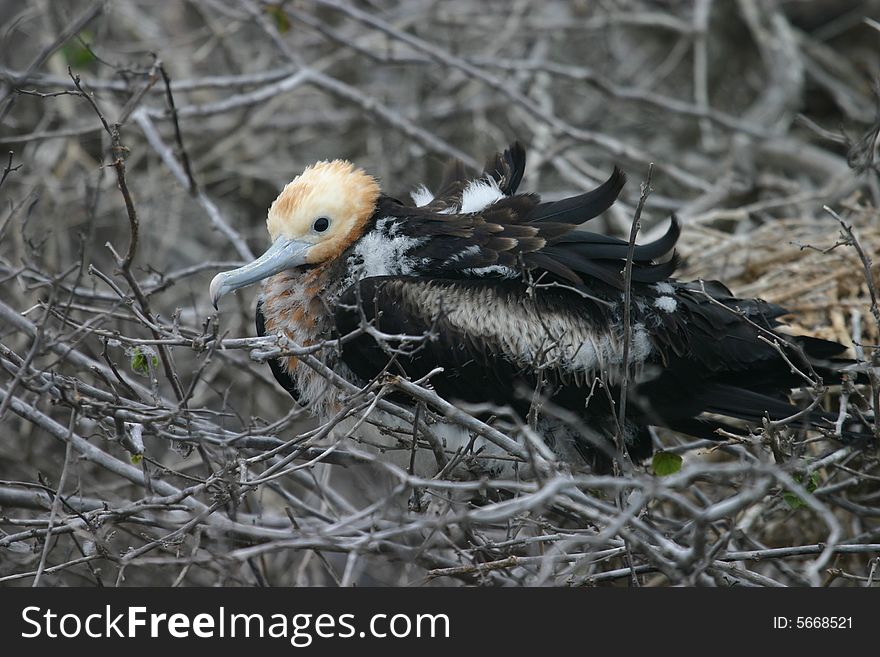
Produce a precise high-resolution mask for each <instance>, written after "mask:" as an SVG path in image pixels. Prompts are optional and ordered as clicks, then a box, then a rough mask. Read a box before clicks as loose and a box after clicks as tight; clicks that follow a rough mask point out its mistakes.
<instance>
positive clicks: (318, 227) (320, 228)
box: [312, 217, 330, 233]
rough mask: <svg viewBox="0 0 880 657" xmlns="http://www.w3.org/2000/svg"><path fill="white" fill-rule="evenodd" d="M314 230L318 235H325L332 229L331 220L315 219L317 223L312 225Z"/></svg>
mask: <svg viewBox="0 0 880 657" xmlns="http://www.w3.org/2000/svg"><path fill="white" fill-rule="evenodd" d="M312 228H313V229H314V231H315V232H316V233H323V232H324V231H325V230H327V229H328V228H330V220H329V219H328V218H327V217H318V218H317V219H315V223H313V224H312Z"/></svg>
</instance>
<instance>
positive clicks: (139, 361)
mask: <svg viewBox="0 0 880 657" xmlns="http://www.w3.org/2000/svg"><path fill="white" fill-rule="evenodd" d="M148 359H149V360H148ZM151 366H152V367H153V368H156V367H158V366H159V358H158V357H157V356H156V354H155V353H154V352H153V350H152V349H149V348H142V347H135V348H134V349H132V350H131V371H132V372H134V373H135V374H140V375H141V376H150V367H151Z"/></svg>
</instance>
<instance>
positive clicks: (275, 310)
mask: <svg viewBox="0 0 880 657" xmlns="http://www.w3.org/2000/svg"><path fill="white" fill-rule="evenodd" d="M525 164H526V152H525V148H524V147H523V146H522V144H521V143H520V142H513V143H512V144H511V145H510V146H509V147H507V148H506V149H504V150H503V151H500V152H498V153H495V154H494V155H492V156H491V157H489V158H488V160H487V162H486V165H485V167H484V168H483V170H482V171H481V172H473V171H469V170H468V169H467V167H465V166H464V165H463V164H462V163H461V162H458V161H452V162H450V163H449V164H448V165H447V166H446V168H445V171H444V173H443V178H442V181H441V182H440V184H439V185H438V186H437V187H436V188H435V189H436V191H435V192H432V191H430V189H429V188H428V187H427V186H425V185H420V186H418V187H416V188H415V189H414V190H413V191H412V192H411V193H410V198H406V197H403V198H402V200H401V199H399V198H397V197H395V196H392V195H389V194H387V193H385V192H384V191H383V190H382V189H381V187H380V184H379V181H378V180H377V179H376V178H375V177H373V176H372V175H370V174H369V173H367V172H366V171H365V170H364V169H362V168H359V167H357V166H355V165H354V164H352V163H351V162H349V161H346V160H324V161H320V162H317V163H315V164H313V165H312V166H309V167H307V168H306V169H305V170H303V171H302V173H301V174H300V175H298V176H297V177H295V178H294V179H293V180H292V181H291V182H290V183H289V184H287V185H286V186H285V187H284V188H283V190H282V191H281V193H280V194H279V195H278V197H277V198H276V199H275V201H274V202H273V203H272V205H271V207H270V208H269V210H268V214H267V219H266V225H267V229H268V233H269V237H270V240H271V246H269V248H268V250H266V251H265V253H264V254H263V255H261V256H260V257H258V258H257V259H256V260H255V261H253V262H251V263H248V264H246V265H244V266H242V267H240V268H238V269H235V270H232V271H226V272H222V273H219V274H217V276H216V277H214V279H213V280H212V281H211V285H210V296H211V300H212V302H213V304H214V307H215V308H216V307H217V304H218V301H219V299H220V298H221V297H223V296H224V295H226V294H228V293H230V292H232V291H234V290H237V289H239V288H242V287H245V286H248V285H251V284H254V283H257V282H261V285H262V288H261V292H260V294H259V297H258V300H257V308H256V314H255V316H256V320H255V324H256V330H257V333H258V335H261V336H264V335H269V336H271V335H277V334H282V335H284V336H286V337H287V338H289V339H290V340H292V341H293V342H294V343H296V344H298V345H302V346H310V345H318V346H320V345H322V344H326V345H328V346H327V347H326V348H325V349H322V350H321V351H320V352H318V353H319V354H320V357H321V358H322V359H323V362H324V363H325V364H326V365H327V366H328V367H329V368H330V369H331V370H332V371H334V372H335V373H336V374H338V375H339V376H340V377H341V378H342V379H344V380H345V381H348V382H350V383H353V384H354V385H357V386H359V387H363V386H366V385H367V384H368V383H369V382H371V381H374V380H377V378H380V377H382V376H383V375H394V376H402V377H406V378H407V379H408V380H411V381H420V382H421V383H422V385H424V386H426V387H427V388H429V389H431V390H432V391H433V392H434V393H436V395H437V396H439V398H441V399H443V400H445V401H447V402H449V403H451V404H453V405H455V406H458V407H460V408H465V409H470V410H471V411H473V412H474V413H475V414H477V415H478V416H479V414H480V413H483V415H482V416H480V417H484V418H485V419H486V421H490V422H491V421H495V419H497V418H498V417H501V416H502V415H504V417H513V418H516V421H517V422H519V423H520V424H518V425H517V426H529V427H531V428H532V429H533V430H534V431H535V432H536V433H537V435H539V436H540V438H541V440H542V441H543V442H544V444H545V445H546V446H547V447H548V448H549V450H550V453H551V454H553V455H554V456H555V457H556V458H558V460H559V462H561V463H564V464H566V465H567V466H568V467H571V468H574V469H585V470H592V471H594V472H609V471H611V470H612V467H613V464H614V461H615V459H616V458H617V459H619V458H620V455H621V453H623V452H625V457H626V458H628V459H629V460H630V462H631V463H641V462H644V461H645V460H646V459H648V458H649V457H650V456H651V455H652V454H653V453H654V449H655V442H656V441H657V436H656V432H655V429H656V428H657V427H662V428H666V429H671V430H673V431H676V432H679V433H682V434H685V435H689V436H693V437H696V438H708V439H712V440H719V439H721V438H720V435H719V432H722V431H723V432H726V433H727V435H728V436H730V435H745V434H747V433H748V431H749V429H754V428H755V427H759V426H761V424H762V422H763V421H764V420H765V419H769V420H771V421H781V420H784V419H786V418H791V417H794V418H796V421H795V422H793V425H794V426H795V427H797V428H801V429H816V430H820V431H824V432H825V433H826V434H828V435H831V434H833V433H834V430H835V422H834V420H835V419H836V417H837V416H836V414H835V415H834V416H833V417H832V415H831V414H829V413H826V412H824V411H822V410H821V409H813V410H809V409H807V410H806V411H805V410H804V409H803V408H802V407H801V406H799V405H797V404H795V403H793V402H792V399H791V394H792V391H793V389H796V388H803V387H805V385H806V383H805V381H804V379H803V378H802V376H801V375H802V374H803V373H812V374H813V375H815V376H817V377H821V379H822V381H824V382H825V383H832V382H835V381H836V382H839V381H840V376H841V370H842V369H843V367H844V366H845V365H846V363H847V362H848V361H846V359H844V358H842V354H843V352H844V351H845V347H844V346H843V345H841V344H839V343H837V342H833V341H829V340H823V339H819V338H815V337H809V336H803V335H789V334H786V333H785V332H784V328H785V326H784V324H783V322H782V319H781V318H783V317H784V316H785V315H786V314H787V312H788V311H787V310H786V309H785V308H783V307H781V306H779V305H776V304H774V303H770V302H767V301H764V300H761V299H755V298H737V297H736V296H735V295H734V294H733V293H732V292H731V291H730V290H729V289H728V288H727V287H726V286H725V285H723V284H722V283H721V282H719V281H715V280H697V281H681V280H678V279H677V278H675V272H676V269H677V268H678V266H679V264H680V258H679V256H678V254H677V253H676V251H675V245H676V243H677V241H678V239H679V236H680V234H681V230H682V225H681V222H680V221H679V220H678V219H677V218H676V217H675V216H672V217H671V219H670V223H669V227H668V229H666V231H665V233H664V234H663V235H662V236H661V237H659V238H658V239H656V240H655V241H651V242H649V243H644V244H636V243H633V244H630V242H629V241H628V240H625V239H621V238H618V237H614V236H610V235H605V234H602V233H600V232H593V231H589V230H586V229H584V227H583V225H584V224H586V223H587V222H589V221H590V220H591V219H594V218H595V217H598V216H600V215H602V213H604V212H605V211H606V210H608V209H609V208H610V207H611V206H612V204H613V203H614V202H615V201H616V199H617V198H618V196H619V194H620V193H621V190H622V189H623V187H624V184H625V182H626V176H625V175H624V173H623V172H622V171H621V170H620V169H619V168H618V167H614V168H613V171H612V172H611V174H610V176H609V177H608V178H607V180H605V181H604V182H603V183H601V184H600V185H599V186H598V187H596V188H595V189H592V190H590V191H587V192H585V193H582V194H579V195H576V196H572V197H569V198H564V199H562V200H556V201H544V200H542V199H541V197H540V196H539V195H538V194H536V193H528V192H521V191H519V186H520V183H521V181H522V179H523V176H524V173H525ZM628 262H629V264H630V267H629V270H630V271H629V275H628V276H627V264H628ZM627 302H628V303H629V313H627V312H626V305H627ZM627 315H629V318H628V319H629V321H628V322H627V321H626V318H627ZM331 345H332V346H331ZM269 365H270V367H271V369H272V373H273V374H274V376H275V378H276V379H277V381H278V383H279V384H280V385H281V386H282V387H283V388H284V389H285V390H286V391H288V392H289V393H290V395H291V396H292V397H293V398H294V399H295V400H296V401H298V402H299V403H301V404H303V405H305V406H307V407H308V408H309V409H311V410H312V412H313V413H314V414H315V415H317V416H318V417H321V418H324V419H326V418H329V417H332V416H333V414H334V413H336V412H338V411H339V409H340V408H341V406H342V403H343V401H344V394H345V393H344V392H342V391H340V390H339V389H338V387H336V386H334V385H332V384H330V383H328V380H327V377H326V376H325V374H322V373H320V372H318V371H316V369H314V368H312V367H309V366H307V365H306V364H303V363H302V362H300V360H298V359H297V358H296V357H294V356H287V357H280V358H273V359H271V360H270V362H269ZM624 388H625V390H626V392H625V399H622V398H621V395H622V393H623V390H624ZM403 397H405V396H402V397H401V399H400V403H402V404H407V403H409V405H410V408H416V406H417V405H416V403H415V402H414V401H412V400H411V399H410V400H407V399H405V398H403ZM624 405H625V414H624V417H623V418H621V417H620V407H621V406H624ZM385 420H388V421H389V422H390V420H389V418H387V417H386V418H385ZM621 420H622V422H621ZM376 424H382V423H381V422H379V423H376ZM399 424H400V423H399V422H398V426H394V425H393V423H392V428H391V430H389V429H388V427H387V426H386V427H385V430H384V431H379V430H375V427H374V431H373V434H372V437H367V438H363V439H362V444H365V445H367V444H368V445H370V446H371V447H373V448H375V449H377V450H378V451H380V452H382V453H392V452H395V451H396V452H397V456H396V457H392V456H389V458H397V459H398V460H400V461H403V460H405V459H406V458H408V457H409V455H410V452H411V451H413V450H412V449H411V446H412V442H411V441H409V442H408V440H409V439H411V438H412V436H413V435H415V433H414V430H413V427H412V426H410V427H408V428H407V427H406V426H399ZM368 425H370V423H360V426H361V428H366V427H367V426H368ZM344 426H345V427H346V435H351V434H352V432H354V433H355V434H357V431H355V429H357V427H358V426H359V424H358V423H356V422H355V423H351V422H350V423H349V424H348V425H344ZM859 432H860V429H859V428H858V426H854V427H851V426H850V425H849V424H847V426H846V428H845V429H844V430H843V431H842V432H841V431H840V430H839V428H838V431H837V434H838V435H837V437H838V438H839V439H842V440H843V439H852V438H854V437H858V436H859V435H861V434H860V433H859ZM432 435H433V436H434V438H435V440H436V441H437V442H436V443H434V444H432V446H433V447H434V449H433V451H434V452H435V454H433V457H432V455H431V451H432V450H430V449H419V450H418V451H419V454H420V460H419V465H418V468H419V469H420V470H421V471H422V472H423V473H424V474H432V473H433V474H436V472H437V471H438V470H439V469H441V466H442V465H443V463H444V458H443V457H442V454H445V455H446V456H445V458H446V460H447V461H448V459H450V458H453V457H457V458H459V459H460V460H462V461H464V460H466V459H463V458H461V455H462V454H463V453H465V454H468V455H469V456H470V457H471V458H470V459H469V460H468V463H469V464H470V466H469V467H478V468H479V469H480V471H481V472H482V473H483V474H488V475H490V476H510V475H511V473H512V472H518V471H517V470H516V468H517V467H520V466H521V464H518V463H517V462H516V459H511V458H510V456H509V454H504V453H503V450H502V449H500V448H498V447H497V445H493V444H489V443H487V442H486V441H482V440H478V439H476V438H477V437H475V436H474V434H473V433H472V432H470V431H469V430H468V429H467V428H464V427H462V426H460V425H457V424H455V423H453V422H439V423H437V424H436V426H435V427H434V429H433V433H432ZM615 445H617V446H618V448H617V451H615ZM438 446H439V451H440V452H441V453H442V454H441V456H438V455H437V454H436V452H437V451H438V449H437V447H438ZM422 455H424V457H422ZM474 464H476V465H474ZM410 465H412V463H411V464H410Z"/></svg>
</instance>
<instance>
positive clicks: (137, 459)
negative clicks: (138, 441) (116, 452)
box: [131, 454, 144, 465]
mask: <svg viewBox="0 0 880 657" xmlns="http://www.w3.org/2000/svg"><path fill="white" fill-rule="evenodd" d="M143 460H144V455H143V454H132V455H131V462H132V464H134V465H140V464H141V461H143Z"/></svg>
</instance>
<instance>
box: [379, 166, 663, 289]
mask: <svg viewBox="0 0 880 657" xmlns="http://www.w3.org/2000/svg"><path fill="white" fill-rule="evenodd" d="M505 154H506V155H507V156H508V157H502V156H501V155H499V156H497V158H498V159H497V162H496V165H495V166H496V167H497V169H495V171H501V173H499V174H498V176H497V177H498V180H500V181H501V182H500V183H498V184H500V185H511V186H512V185H513V183H514V182H515V181H516V180H517V179H518V175H519V174H518V173H517V171H518V170H517V169H516V168H515V167H514V165H513V164H510V161H514V162H515V158H512V156H509V151H506V152H505ZM509 160H510V161H509ZM489 166H490V165H487V168H488V167H489ZM625 181H626V177H625V176H624V174H623V173H622V172H621V171H620V170H619V169H616V168H615V169H614V171H613V172H612V174H611V176H609V178H608V180H606V181H605V182H604V183H602V184H601V185H600V186H599V187H597V188H596V189H594V190H591V191H589V192H586V193H584V194H581V195H579V196H575V197H572V198H568V199H564V200H561V201H554V202H541V201H540V199H539V198H538V196H537V195H534V194H514V195H512V196H503V195H501V194H500V191H497V190H496V193H495V196H494V197H493V196H492V195H491V194H489V195H488V198H489V199H490V202H489V203H488V204H487V205H485V207H481V208H480V209H479V210H477V211H474V212H447V211H437V208H435V207H433V205H432V204H428V205H426V206H424V207H415V208H414V207H412V206H406V205H404V204H402V203H400V202H398V201H395V200H394V199H390V198H388V197H384V198H382V199H381V200H380V202H379V205H378V208H377V212H376V216H377V217H381V218H383V219H386V220H389V221H392V222H396V224H397V226H399V231H400V232H401V233H402V234H404V235H406V236H408V237H411V238H413V239H415V240H419V241H420V246H419V248H416V249H414V250H413V251H411V252H410V253H409V254H408V255H409V256H410V257H411V258H412V259H413V261H414V262H424V263H427V264H426V266H425V269H426V270H429V271H431V272H433V273H439V274H441V275H452V274H454V275H458V276H463V277H482V276H487V275H494V276H502V277H513V276H515V275H518V274H525V273H526V272H530V274H531V276H530V277H531V278H533V279H534V278H540V277H546V280H545V281H544V282H550V281H551V280H557V281H561V282H565V283H566V284H568V285H574V286H575V287H588V286H590V285H593V284H595V283H596V282H597V281H598V282H600V283H601V284H604V285H608V286H611V287H612V288H615V289H617V290H621V289H623V287H624V277H623V275H622V272H623V269H624V264H625V261H626V256H627V252H628V249H629V245H628V243H627V242H626V241H625V240H621V239H618V238H615V237H609V236H607V235H602V234H599V233H594V232H589V231H585V230H579V229H577V228H578V226H579V225H580V224H582V223H585V222H587V221H589V220H590V219H592V218H594V217H596V216H598V215H599V214H601V213H602V212H604V211H605V210H607V209H608V208H609V207H610V206H611V205H612V204H613V203H614V201H615V199H616V198H617V195H618V194H619V193H620V190H621V188H622V187H623V184H624V182H625ZM490 191H491V190H490ZM465 194H466V195H467V194H468V192H467V191H466V192H465ZM492 199H494V200H492ZM438 203H440V201H438ZM437 207H440V206H439V205H438V206H437ZM679 234H680V225H679V223H678V221H677V220H676V219H675V218H674V217H673V219H672V222H671V224H670V227H669V230H668V231H667V232H666V234H665V235H664V236H663V237H661V238H660V239H658V240H656V241H654V242H651V243H650V244H644V245H637V246H636V247H635V249H634V251H633V271H632V279H633V281H635V282H637V283H652V282H659V281H663V280H665V279H666V278H668V277H669V276H671V275H672V273H673V272H674V271H675V268H676V266H677V264H678V259H677V258H676V257H675V256H674V254H673V256H672V257H671V258H669V259H667V260H666V261H664V262H658V261H657V260H658V259H659V258H661V257H662V256H664V255H666V254H668V253H670V252H671V251H672V250H673V248H674V246H675V243H676V241H677V239H678V236H679Z"/></svg>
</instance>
